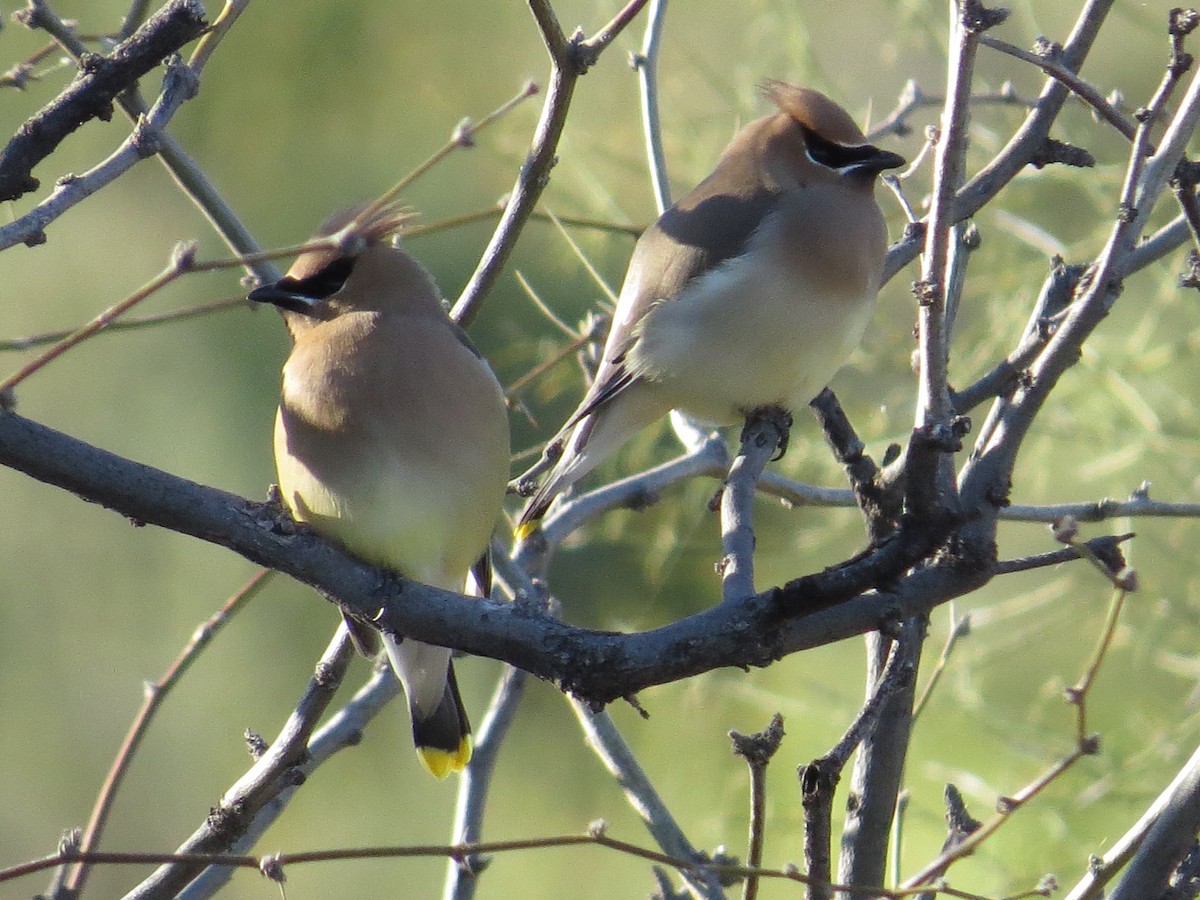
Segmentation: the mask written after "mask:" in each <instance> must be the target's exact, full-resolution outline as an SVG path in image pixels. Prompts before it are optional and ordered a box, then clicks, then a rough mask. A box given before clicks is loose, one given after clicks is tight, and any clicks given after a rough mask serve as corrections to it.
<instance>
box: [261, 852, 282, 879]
mask: <svg viewBox="0 0 1200 900" xmlns="http://www.w3.org/2000/svg"><path fill="white" fill-rule="evenodd" d="M258 871H259V872H260V873H261V874H262V875H264V876H265V877H267V878H269V879H270V880H271V881H274V882H275V883H276V884H283V883H284V882H285V881H287V876H286V875H284V874H283V866H282V865H281V864H280V862H279V856H278V854H275V853H272V854H269V855H267V856H264V857H263V858H262V859H261V860H259V862H258Z"/></svg>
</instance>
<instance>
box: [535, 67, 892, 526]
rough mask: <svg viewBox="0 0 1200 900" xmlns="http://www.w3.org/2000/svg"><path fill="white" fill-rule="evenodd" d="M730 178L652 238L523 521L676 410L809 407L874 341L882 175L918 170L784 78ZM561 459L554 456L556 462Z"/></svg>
mask: <svg viewBox="0 0 1200 900" xmlns="http://www.w3.org/2000/svg"><path fill="white" fill-rule="evenodd" d="M764 92H765V93H766V96H767V97H768V98H769V99H770V100H771V101H772V102H773V103H774V104H775V105H776V106H778V107H779V112H777V113H775V114H774V115H770V116H766V117H765V118H762V119H758V120H757V121H755V122H751V123H750V124H749V125H747V126H746V127H745V128H743V129H742V130H741V132H739V133H738V134H737V136H736V137H734V139H733V141H732V142H731V143H730V144H729V146H728V147H726V148H725V152H724V153H723V154H722V155H721V159H720V161H719V162H718V163H717V167H716V169H715V170H714V171H713V173H712V174H711V175H709V176H708V177H707V178H706V179H704V181H702V182H701V183H700V185H699V186H698V187H697V188H696V189H695V190H693V191H692V192H691V193H690V194H688V195H687V196H686V197H684V198H683V199H682V200H680V201H679V202H678V203H676V204H675V205H674V206H673V207H671V208H670V209H668V210H667V211H666V212H664V213H663V214H662V216H660V217H659V219H658V221H657V222H655V223H654V225H652V226H651V227H650V228H649V229H648V230H647V231H646V232H645V233H644V234H643V235H642V236H641V238H640V239H639V240H638V243H637V246H636V247H635V248H634V251H633V257H632V259H631V260H630V262H629V270H628V272H627V273H626V276H625V284H624V286H623V287H622V288H621V296H620V299H619V300H618V301H617V309H616V312H615V313H614V314H613V320H612V326H611V328H610V330H609V334H608V340H607V342H606V343H605V345H604V355H603V357H602V360H601V363H600V367H599V369H598V371H597V372H596V378H595V381H593V383H592V385H591V387H590V388H589V390H588V391H587V393H586V395H585V396H584V398H583V401H582V402H581V403H580V405H579V408H578V409H577V410H576V411H575V413H574V415H572V416H571V418H570V419H568V420H567V423H566V425H565V426H564V427H563V429H562V430H561V431H560V432H559V434H558V436H557V437H556V438H555V440H554V441H552V442H551V445H550V447H551V448H553V451H554V452H556V451H557V450H558V449H561V456H559V458H558V460H557V462H556V463H555V464H554V466H553V468H552V469H551V470H550V473H549V475H548V476H547V477H546V479H545V481H543V483H542V485H541V487H540V488H539V489H538V490H537V492H536V493H535V494H534V495H533V497H532V498H530V500H529V502H528V504H527V505H526V507H525V510H524V512H523V513H522V515H521V518H520V521H519V522H518V525H517V537H518V539H524V538H526V537H528V536H529V534H531V533H532V532H533V531H534V530H535V529H536V528H537V525H538V522H539V521H540V520H541V518H542V516H543V515H544V514H545V512H546V510H547V509H548V508H549V506H550V503H551V502H552V501H553V500H554V498H555V496H557V495H558V494H559V493H561V492H562V491H563V490H565V489H566V488H567V487H568V486H569V485H571V484H573V483H574V482H576V481H578V480H579V479H580V478H582V477H583V476H584V475H585V474H587V473H588V472H589V471H590V470H591V469H593V468H594V467H595V466H596V465H597V464H599V463H600V462H601V461H602V460H603V459H604V458H605V457H607V456H608V455H609V454H611V453H612V452H613V451H615V450H616V449H617V448H618V447H620V446H621V445H622V444H624V443H625V442H626V441H628V440H629V439H630V438H632V437H633V436H634V435H635V434H637V433H638V432H639V431H640V430H641V429H643V428H645V427H646V426H647V425H650V424H651V423H653V422H655V421H656V420H658V419H659V418H661V417H662V416H664V415H666V414H667V413H668V412H669V411H670V410H672V409H679V410H682V411H684V412H686V413H688V414H689V415H692V416H694V417H696V418H698V419H701V420H704V421H706V422H710V423H712V424H716V425H728V424H732V423H734V422H738V421H741V420H743V419H744V417H745V416H746V414H747V413H749V412H751V411H752V410H754V409H758V408H762V407H768V406H778V407H782V408H784V409H786V410H789V411H793V410H796V409H797V408H798V407H801V406H804V405H805V404H807V403H808V402H809V401H810V400H811V399H812V398H813V397H815V396H816V395H817V394H818V393H819V392H820V390H821V389H822V388H823V387H824V386H825V384H826V383H827V382H828V381H829V379H830V378H832V377H833V375H834V373H835V372H836V371H837V370H838V369H839V368H840V367H841V365H842V364H843V363H844V362H845V361H846V358H847V357H848V356H849V355H850V353H851V351H852V350H853V349H854V347H855V346H857V344H858V342H859V340H860V339H861V338H862V334H863V331H864V329H865V328H866V324H867V320H868V319H869V318H870V315H871V309H872V306H873V304H874V300H875V295H876V293H877V292H878V291H879V286H880V282H881V280H882V278H883V260H884V254H885V252H886V250H887V229H886V227H885V225H884V221H883V214H882V213H881V212H880V210H879V206H878V205H877V204H876V202H875V181H876V176H877V175H878V174H879V172H881V171H882V170H884V169H892V168H896V167H897V166H901V165H903V164H904V160H903V159H902V158H901V157H899V156H897V155H896V154H895V153H890V152H888V151H887V150H881V149H879V148H878V147H874V146H872V145H871V144H868V143H867V140H866V138H865V137H864V136H863V133H862V132H861V131H860V130H859V128H858V126H857V125H855V124H854V120H853V119H851V118H850V116H849V115H848V114H847V113H846V111H845V110H844V109H842V108H841V107H840V106H838V105H837V104H836V103H834V102H833V101H832V100H830V99H829V98H828V97H826V96H824V95H823V94H820V93H818V92H817V91H814V90H811V89H809V88H801V87H793V86H791V85H788V84H784V83H782V82H779V81H770V82H767V83H766V85H765V86H764ZM550 455H552V451H551V450H548V451H547V456H548V457H549V456H550Z"/></svg>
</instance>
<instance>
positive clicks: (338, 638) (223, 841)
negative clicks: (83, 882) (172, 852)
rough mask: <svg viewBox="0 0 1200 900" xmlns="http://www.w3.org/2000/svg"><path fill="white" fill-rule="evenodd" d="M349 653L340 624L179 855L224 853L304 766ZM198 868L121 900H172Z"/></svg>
mask: <svg viewBox="0 0 1200 900" xmlns="http://www.w3.org/2000/svg"><path fill="white" fill-rule="evenodd" d="M353 656H354V648H353V646H352V644H351V641H350V636H349V634H348V633H347V631H346V626H345V624H344V623H343V624H340V625H339V626H338V628H337V631H336V632H335V633H334V636H333V640H332V641H330V643H329V647H328V648H327V649H326V650H325V653H324V655H322V657H321V660H320V662H318V663H317V667H316V672H315V674H314V675H313V678H312V680H311V681H310V682H309V684H308V688H307V689H306V690H305V692H304V695H303V696H302V697H301V698H300V702H299V704H297V706H296V709H295V711H294V712H293V713H292V715H291V716H290V717H289V718H288V721H287V722H286V723H285V724H284V726H283V729H282V730H281V731H280V732H279V736H278V737H277V738H276V739H275V742H274V743H273V744H271V746H270V748H269V749H267V751H266V752H265V753H264V754H263V755H262V756H261V757H260V758H259V759H258V760H257V761H256V763H255V764H254V766H253V767H252V768H251V769H250V771H248V772H247V773H246V774H245V775H243V776H242V777H241V778H239V779H238V780H237V782H236V783H235V784H234V785H233V786H232V787H231V788H230V789H229V790H228V791H226V792H225V795H224V796H223V797H222V798H221V800H220V802H219V803H218V804H217V806H216V807H215V808H214V809H213V811H212V812H211V813H209V815H208V818H207V819H206V820H205V822H204V824H203V825H201V826H200V828H198V829H197V830H196V832H195V833H194V834H193V835H192V836H191V837H190V838H188V840H187V841H185V842H184V843H183V845H182V846H181V847H180V849H179V852H180V853H214V852H223V851H225V850H228V849H229V848H230V847H231V846H232V845H233V844H234V842H235V841H237V840H238V838H240V837H241V836H242V835H243V834H244V833H245V830H246V829H247V828H248V827H249V826H250V825H251V824H252V822H253V819H254V816H255V814H256V813H257V812H258V811H259V809H261V808H262V807H263V806H264V805H265V804H266V801H267V800H268V799H269V798H270V797H271V796H272V795H273V792H274V791H275V790H277V788H278V784H277V782H278V781H279V780H280V779H284V780H286V779H288V772H289V771H290V770H291V769H292V768H293V767H295V766H296V765H298V764H300V763H302V762H303V761H304V755H305V751H306V747H307V745H308V739H309V736H310V735H311V734H312V733H313V730H314V729H315V728H316V726H317V721H318V720H319V719H320V717H321V716H322V715H323V714H324V712H325V710H326V708H327V707H328V706H329V703H330V701H331V700H333V695H334V693H335V692H336V691H337V689H338V686H339V685H340V684H341V683H342V678H344V677H345V674H346V668H347V667H348V666H349V664H350V660H351V659H352V658H353ZM204 868H205V864H204V863H197V862H193V863H173V864H168V865H165V866H162V867H161V868H159V869H158V870H157V871H156V872H155V873H154V874H153V875H151V876H150V877H149V878H147V879H146V880H145V881H143V882H142V883H141V884H140V885H138V887H137V888H135V889H134V890H133V891H130V893H129V894H128V895H127V897H128V898H129V900H151V898H159V897H173V896H175V895H176V894H177V893H178V892H179V891H180V890H181V889H182V888H183V887H184V886H185V885H186V884H187V883H188V882H189V881H191V880H192V879H193V878H195V877H196V876H197V875H199V874H200V872H202V871H203V870H204Z"/></svg>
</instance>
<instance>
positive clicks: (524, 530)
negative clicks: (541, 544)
mask: <svg viewBox="0 0 1200 900" xmlns="http://www.w3.org/2000/svg"><path fill="white" fill-rule="evenodd" d="M541 523H542V520H541V519H540V518H538V519H529V520H528V521H526V522H520V523H519V524H518V525H517V527H516V528H514V529H513V534H515V535H516V536H517V543H520V542H521V541H526V540H528V539H529V536H530V535H531V534H533V533H534V532H535V531H537V530H538V526H539V525H540V524H541Z"/></svg>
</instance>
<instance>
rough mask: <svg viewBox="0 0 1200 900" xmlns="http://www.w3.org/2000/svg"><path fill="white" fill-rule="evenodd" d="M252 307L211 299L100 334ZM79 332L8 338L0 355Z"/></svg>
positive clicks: (117, 324) (241, 300) (113, 325)
mask: <svg viewBox="0 0 1200 900" xmlns="http://www.w3.org/2000/svg"><path fill="white" fill-rule="evenodd" d="M253 308H254V305H253V304H251V303H250V301H248V300H247V299H246V296H245V295H244V294H241V295H239V296H237V297H226V298H224V299H222V300H214V301H212V302H211V303H199V304H197V305H195V306H188V307H185V308H183V309H173V310H171V311H169V312H163V313H155V314H154V315H150V316H141V317H140V318H129V319H120V320H117V321H113V322H109V323H108V324H107V325H105V326H104V328H103V329H102V332H103V333H105V334H108V333H110V332H114V331H125V330H134V329H138V328H149V327H151V326H155V325H166V324H168V323H171V322H182V321H185V320H187V319H195V318H199V317H201V316H207V315H211V314H212V313H217V312H225V311H226V310H230V309H253ZM77 330H78V329H74V328H67V329H61V330H59V331H45V332H42V333H41V334H31V335H28V336H27V337H19V338H8V339H7V340H0V353H3V352H11V351H19V350H32V349H33V348H35V347H44V346H45V345H46V344H53V343H56V342H58V341H61V340H63V339H65V338H69V337H70V336H71V335H72V334H74V333H75V332H76V331H77Z"/></svg>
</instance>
